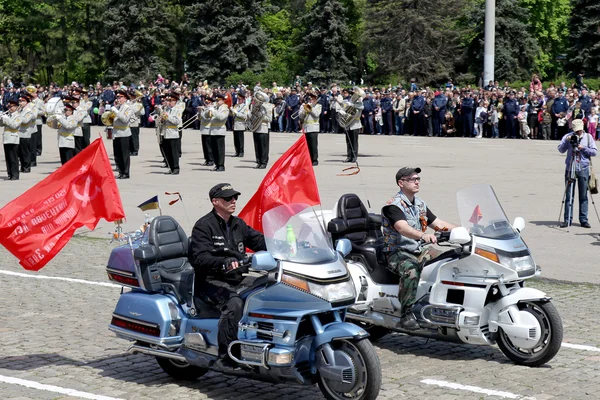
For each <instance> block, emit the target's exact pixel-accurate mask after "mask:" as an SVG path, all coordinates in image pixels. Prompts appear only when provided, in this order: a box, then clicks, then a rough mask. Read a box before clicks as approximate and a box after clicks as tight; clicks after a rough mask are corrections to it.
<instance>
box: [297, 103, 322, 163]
mask: <svg viewBox="0 0 600 400" xmlns="http://www.w3.org/2000/svg"><path fill="white" fill-rule="evenodd" d="M312 99H314V100H316V97H312V98H311V100H312ZM321 110H322V107H321V105H320V104H319V103H316V102H313V103H312V104H311V108H310V112H308V111H307V110H306V107H305V106H302V108H301V109H300V114H299V118H300V120H301V121H303V128H304V134H305V135H306V144H307V145H308V152H309V153H310V159H311V161H312V165H319V131H320V130H321V129H320V124H319V117H320V116H321Z"/></svg>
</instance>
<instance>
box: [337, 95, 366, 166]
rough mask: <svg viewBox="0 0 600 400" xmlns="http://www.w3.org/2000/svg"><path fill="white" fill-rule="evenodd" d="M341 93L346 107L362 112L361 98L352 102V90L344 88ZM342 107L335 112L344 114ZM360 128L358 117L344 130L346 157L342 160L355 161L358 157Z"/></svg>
mask: <svg viewBox="0 0 600 400" xmlns="http://www.w3.org/2000/svg"><path fill="white" fill-rule="evenodd" d="M343 93H344V103H346V104H347V105H348V108H354V109H355V110H357V113H360V114H362V112H363V109H364V108H365V106H364V103H363V102H362V99H360V98H358V100H357V101H355V102H352V97H351V96H352V95H353V94H354V92H352V91H348V90H346V89H344V91H343ZM344 109H345V107H342V108H340V109H338V110H337V112H338V113H339V114H344V113H345V111H344ZM360 114H359V115H360ZM361 129H362V124H361V122H360V117H358V118H355V119H354V121H353V122H352V124H350V126H349V127H348V129H347V132H346V155H347V157H346V159H345V160H344V162H356V159H357V158H358V134H359V133H360V130H361Z"/></svg>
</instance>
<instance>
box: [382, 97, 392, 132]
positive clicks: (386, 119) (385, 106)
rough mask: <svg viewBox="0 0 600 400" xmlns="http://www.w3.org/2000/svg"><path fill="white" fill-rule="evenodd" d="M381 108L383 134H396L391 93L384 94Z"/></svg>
mask: <svg viewBox="0 0 600 400" xmlns="http://www.w3.org/2000/svg"><path fill="white" fill-rule="evenodd" d="M380 107H381V118H382V119H383V134H384V135H392V134H393V133H394V124H393V121H394V110H393V108H394V107H393V104H392V98H391V97H390V92H388V91H387V90H386V91H385V92H383V99H381V103H380Z"/></svg>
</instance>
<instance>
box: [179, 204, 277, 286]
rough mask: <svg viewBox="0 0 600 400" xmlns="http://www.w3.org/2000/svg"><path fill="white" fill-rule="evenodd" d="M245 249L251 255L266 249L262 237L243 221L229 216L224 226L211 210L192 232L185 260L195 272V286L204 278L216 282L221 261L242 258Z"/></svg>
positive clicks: (222, 221)
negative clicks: (252, 251) (251, 251)
mask: <svg viewBox="0 0 600 400" xmlns="http://www.w3.org/2000/svg"><path fill="white" fill-rule="evenodd" d="M227 225H229V231H228V230H227ZM228 232H229V233H228ZM246 247H247V248H249V249H251V250H254V251H259V250H266V249H267V248H266V246H265V238H264V236H263V235H262V233H260V232H258V231H255V230H254V229H252V228H251V227H249V226H248V225H246V223H245V222H244V220H243V219H241V218H238V217H234V216H232V217H231V218H230V219H229V222H228V223H225V220H223V218H221V217H219V216H218V215H217V213H216V212H215V210H214V209H213V210H212V211H211V212H209V213H208V214H206V215H205V216H204V217H202V218H200V219H199V220H198V222H196V225H194V229H193V230H192V240H191V241H190V246H189V260H190V263H191V264H192V266H193V267H194V269H195V270H196V284H200V283H201V282H203V281H205V280H206V278H207V277H216V278H220V277H221V276H222V272H223V263H224V261H225V259H226V258H229V257H236V258H238V259H241V258H243V257H244V255H245V254H246Z"/></svg>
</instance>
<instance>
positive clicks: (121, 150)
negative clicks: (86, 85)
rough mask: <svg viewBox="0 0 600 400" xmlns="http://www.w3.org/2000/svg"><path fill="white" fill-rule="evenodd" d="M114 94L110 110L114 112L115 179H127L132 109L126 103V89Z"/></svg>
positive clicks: (129, 159) (129, 160)
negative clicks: (117, 173) (116, 170)
mask: <svg viewBox="0 0 600 400" xmlns="http://www.w3.org/2000/svg"><path fill="white" fill-rule="evenodd" d="M115 95H116V100H115V105H114V106H113V107H111V109H110V111H111V112H114V113H115V120H114V122H113V138H114V139H113V154H114V158H115V164H117V169H118V170H119V175H118V176H117V179H129V167H130V162H131V158H130V154H129V137H130V136H131V129H130V128H129V122H130V121H131V116H132V115H133V110H132V109H131V107H129V106H128V105H127V99H128V98H129V95H128V94H127V91H125V90H122V89H120V90H117V91H116V92H115Z"/></svg>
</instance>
